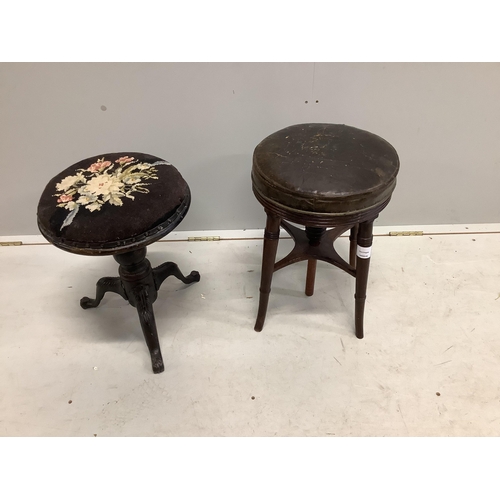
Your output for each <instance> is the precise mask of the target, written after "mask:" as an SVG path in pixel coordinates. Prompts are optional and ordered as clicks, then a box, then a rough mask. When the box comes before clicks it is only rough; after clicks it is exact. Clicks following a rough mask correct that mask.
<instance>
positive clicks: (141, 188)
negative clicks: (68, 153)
mask: <svg viewBox="0 0 500 500" xmlns="http://www.w3.org/2000/svg"><path fill="white" fill-rule="evenodd" d="M136 161H137V160H136V159H135V158H132V157H130V156H122V157H121V158H118V159H117V160H115V162H114V163H112V162H111V161H109V160H105V159H104V158H101V159H99V160H98V161H97V162H95V163H93V164H92V165H91V166H90V167H88V168H86V169H83V168H81V169H79V170H78V171H77V173H76V174H75V175H69V176H67V177H65V178H64V179H62V180H61V182H59V183H57V184H56V189H57V191H58V192H57V193H56V194H55V195H54V196H57V197H58V198H57V202H58V205H57V206H58V207H62V208H65V209H67V210H70V213H69V214H68V216H67V217H66V219H65V220H64V222H63V224H62V226H61V229H62V228H63V227H65V226H69V225H70V224H71V223H72V222H73V219H74V218H75V215H76V214H77V213H78V210H79V208H80V207H81V206H83V207H85V208H86V209H87V210H89V211H90V212H95V211H99V210H101V207H102V206H103V205H104V204H106V203H109V204H110V205H114V206H118V207H119V206H122V205H123V201H122V198H123V197H126V198H129V199H131V200H134V199H135V197H134V196H133V195H132V193H134V192H139V193H149V189H147V188H146V187H145V186H147V185H148V184H149V183H147V182H144V181H145V180H147V179H158V177H157V176H156V174H157V173H158V171H157V170H156V168H155V166H156V165H171V164H170V163H168V162H163V161H158V162H155V163H153V164H150V163H136V164H135V165H134V162H136ZM76 195H78V198H76Z"/></svg>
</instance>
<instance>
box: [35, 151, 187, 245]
mask: <svg viewBox="0 0 500 500" xmlns="http://www.w3.org/2000/svg"><path fill="white" fill-rule="evenodd" d="M190 200H191V196H190V191H189V187H188V185H187V183H186V181H185V180H184V179H183V178H182V176H181V174H180V173H179V172H178V170H177V169H176V168H175V167H174V166H173V165H172V164H171V163H169V162H167V161H165V160H162V159H161V158H158V157H156V156H152V155H148V154H144V153H110V154H103V155H99V156H94V157H92V158H88V159H86V160H82V161H80V162H78V163H75V164H74V165H72V166H71V167H69V168H67V169H66V170H64V171H62V172H61V173H60V174H58V175H56V176H55V177H54V178H53V179H52V180H51V181H50V182H49V183H48V184H47V187H46V188H45V190H44V191H43V194H42V196H41V198H40V202H39V205H38V227H39V228H40V231H41V233H42V234H43V235H44V236H45V238H47V239H48V240H49V241H50V242H51V243H53V244H54V245H56V246H58V247H60V248H62V249H64V250H67V251H69V252H73V253H81V254H91V255H96V254H99V255H103V254H115V253H117V251H121V252H125V251H129V250H131V249H133V248H139V247H140V246H144V245H147V244H149V243H152V242H153V241H156V240H157V239H160V238H161V237H163V236H164V235H165V234H167V233H168V232H170V231H171V230H172V229H173V228H174V227H175V226H176V225H177V224H179V223H180V222H181V220H182V217H183V216H184V214H185V213H186V212H187V210H188V208H189V204H190Z"/></svg>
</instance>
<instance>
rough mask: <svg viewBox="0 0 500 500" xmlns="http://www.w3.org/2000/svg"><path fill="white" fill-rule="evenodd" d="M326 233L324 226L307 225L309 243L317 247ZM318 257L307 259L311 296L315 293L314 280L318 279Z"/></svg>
mask: <svg viewBox="0 0 500 500" xmlns="http://www.w3.org/2000/svg"><path fill="white" fill-rule="evenodd" d="M325 233H326V228H324V227H312V226H306V236H307V239H308V240H309V245H310V246H312V247H317V246H319V244H320V243H321V238H322V237H323V235H324V234H325ZM317 262H318V261H317V259H308V261H307V276H306V295H307V296H308V297H310V296H311V295H312V294H313V293H314V281H315V279H316V264H317Z"/></svg>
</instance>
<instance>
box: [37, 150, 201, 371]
mask: <svg viewBox="0 0 500 500" xmlns="http://www.w3.org/2000/svg"><path fill="white" fill-rule="evenodd" d="M190 201H191V193H190V190H189V186H188V185H187V183H186V181H185V180H184V179H183V178H182V176H181V174H180V173H179V172H178V170H177V169H176V168H175V167H174V166H173V165H172V164H171V163H169V162H168V161H165V160H163V159H161V158H158V157H156V156H152V155H148V154H144V153H109V154H104V155H98V156H94V157H92V158H88V159H86V160H82V161H80V162H78V163H75V164H74V165H72V166H71V167H69V168H67V169H66V170H64V171H62V172H61V173H60V174H58V175H56V176H55V177H54V178H53V179H52V180H51V181H50V182H49V183H48V184H47V186H46V188H45V190H44V191H43V193H42V196H41V198H40V202H39V204H38V214H37V215H38V218H37V220H38V227H39V228H40V231H41V233H42V234H43V235H44V236H45V238H46V239H47V240H48V241H49V242H51V243H53V244H54V245H55V246H56V247H58V248H61V249H63V250H66V251H68V252H72V253H76V254H84V255H113V257H114V259H115V260H116V261H117V262H118V263H119V264H120V267H119V274H120V276H119V277H106V278H101V279H100V280H99V281H98V282H97V287H96V288H97V289H96V298H95V299H90V298H88V297H83V298H82V299H81V301H80V305H81V306H82V307H83V308H84V309H87V308H89V307H97V306H98V305H99V303H100V302H101V300H102V298H103V296H104V294H105V293H106V292H114V293H117V294H119V295H121V296H122V297H123V298H124V299H126V300H128V301H129V303H130V304H131V305H132V306H134V307H135V308H137V312H138V314H139V320H140V323H141V327H142V330H143V333H144V337H145V340H146V343H147V345H148V348H149V351H150V354H151V360H152V364H153V371H154V372H155V373H159V372H162V371H163V370H164V365H163V358H162V355H161V351H160V344H159V340H158V334H157V331H156V323H155V317H154V313H153V306H152V304H153V302H154V301H155V300H156V298H157V296H158V294H157V291H158V289H159V288H160V286H161V284H162V283H163V281H164V280H165V279H166V278H167V277H168V276H171V275H173V276H175V277H176V278H178V279H180V280H181V281H182V282H183V283H186V284H188V283H193V282H196V281H199V280H200V275H199V273H198V272H197V271H192V272H191V273H190V274H189V275H188V276H184V275H183V274H182V273H181V271H180V270H179V268H178V266H177V265H176V264H175V263H174V262H166V263H164V264H162V265H161V266H158V267H156V268H154V269H153V268H152V267H151V264H150V263H149V260H148V259H146V246H147V245H149V244H150V243H153V242H154V241H156V240H158V239H160V238H162V237H163V236H165V235H166V234H168V233H169V232H170V231H172V230H173V229H174V228H175V227H176V226H177V225H178V224H179V223H180V222H181V221H182V219H183V218H184V217H185V215H186V213H187V211H188V209H189V205H190Z"/></svg>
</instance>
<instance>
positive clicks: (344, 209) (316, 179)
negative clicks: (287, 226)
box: [252, 123, 399, 215]
mask: <svg viewBox="0 0 500 500" xmlns="http://www.w3.org/2000/svg"><path fill="white" fill-rule="evenodd" d="M398 170H399V158H398V155H397V153H396V150H395V149H394V148H393V147H392V146H391V145H390V144H389V143H388V142H387V141H385V140H384V139H382V138H381V137H379V136H377V135H375V134H372V133H370V132H367V131H365V130H360V129H358V128H355V127H350V126H347V125H337V124H327V123H306V124H300V125H292V126H290V127H287V128H284V129H282V130H279V131H278V132H275V133H274V134H271V135H270V136H268V137H266V138H265V139H264V140H263V141H262V142H261V143H260V144H259V145H258V146H257V147H256V148H255V151H254V155H253V167H252V182H253V188H254V190H256V191H257V192H258V193H259V194H260V196H261V197H263V198H264V199H266V200H268V201H271V202H275V203H278V204H280V205H283V206H285V207H287V209H288V210H289V211H290V210H292V211H293V210H296V211H300V212H307V213H321V214H335V215H344V214H352V213H356V212H361V211H366V210H367V209H370V208H372V207H376V206H377V205H379V204H381V203H382V202H383V201H385V200H387V199H388V198H389V197H390V195H391V193H392V191H393V190H394V188H395V186H396V175H397V173H398Z"/></svg>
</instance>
